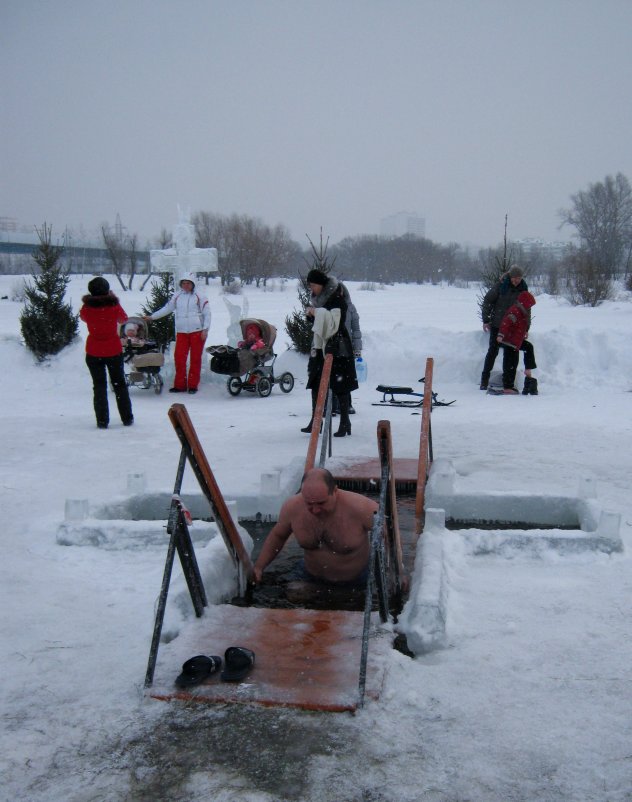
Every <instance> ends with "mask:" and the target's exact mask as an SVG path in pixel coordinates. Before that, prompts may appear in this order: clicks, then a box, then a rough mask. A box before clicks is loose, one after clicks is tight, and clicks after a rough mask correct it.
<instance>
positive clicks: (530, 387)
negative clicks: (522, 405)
mask: <svg viewBox="0 0 632 802" xmlns="http://www.w3.org/2000/svg"><path fill="white" fill-rule="evenodd" d="M537 394H538V380H537V379H534V378H533V376H525V377H524V386H523V388H522V395H537Z"/></svg>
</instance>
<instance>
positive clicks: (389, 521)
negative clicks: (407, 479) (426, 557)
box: [377, 420, 405, 596]
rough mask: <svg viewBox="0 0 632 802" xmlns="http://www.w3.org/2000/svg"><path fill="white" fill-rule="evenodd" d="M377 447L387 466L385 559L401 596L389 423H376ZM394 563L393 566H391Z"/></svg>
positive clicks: (401, 571)
mask: <svg viewBox="0 0 632 802" xmlns="http://www.w3.org/2000/svg"><path fill="white" fill-rule="evenodd" d="M377 447H378V451H379V454H380V464H381V465H382V464H384V462H386V464H387V465H388V488H387V491H386V518H385V520H386V527H385V534H386V538H387V546H388V548H387V552H386V553H387V559H388V563H389V569H391V570H393V572H394V574H395V585H396V588H395V591H396V593H397V594H399V595H400V596H401V593H402V589H403V584H404V582H405V576H404V558H403V555H402V538H401V535H400V531H399V516H398V512H397V490H396V488H395V471H394V470H393V439H392V437H391V422H390V421H388V420H381V421H378V424H377ZM393 563H394V565H393Z"/></svg>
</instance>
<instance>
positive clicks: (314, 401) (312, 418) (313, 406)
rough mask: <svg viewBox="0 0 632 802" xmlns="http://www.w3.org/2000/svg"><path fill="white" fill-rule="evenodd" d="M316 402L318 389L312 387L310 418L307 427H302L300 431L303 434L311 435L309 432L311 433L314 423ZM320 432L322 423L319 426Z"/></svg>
mask: <svg viewBox="0 0 632 802" xmlns="http://www.w3.org/2000/svg"><path fill="white" fill-rule="evenodd" d="M317 400H318V387H316V388H314V387H312V417H311V418H310V419H309V423H308V424H307V426H305V427H303V428H302V429H301V431H302V432H305V434H311V432H312V425H313V423H314V412H315V411H316V401H317ZM320 430H321V432H322V430H323V424H322V423H321V424H320Z"/></svg>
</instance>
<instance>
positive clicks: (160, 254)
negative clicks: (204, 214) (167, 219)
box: [149, 206, 217, 279]
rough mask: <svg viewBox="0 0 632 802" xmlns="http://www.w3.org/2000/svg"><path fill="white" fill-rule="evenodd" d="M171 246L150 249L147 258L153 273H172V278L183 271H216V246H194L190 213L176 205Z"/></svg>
mask: <svg viewBox="0 0 632 802" xmlns="http://www.w3.org/2000/svg"><path fill="white" fill-rule="evenodd" d="M173 244H174V247H173V248H166V249H165V250H163V251H158V250H156V251H150V252H149V260H150V263H151V270H152V272H153V273H173V275H174V278H176V279H177V278H178V277H179V276H182V275H183V274H184V273H215V272H217V248H196V247H195V227H194V226H193V225H191V213H190V211H189V210H188V209H186V210H185V211H182V210H181V209H180V206H178V224H177V225H176V226H175V228H174V229H173Z"/></svg>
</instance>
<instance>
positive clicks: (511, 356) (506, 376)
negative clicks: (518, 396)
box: [502, 340, 538, 388]
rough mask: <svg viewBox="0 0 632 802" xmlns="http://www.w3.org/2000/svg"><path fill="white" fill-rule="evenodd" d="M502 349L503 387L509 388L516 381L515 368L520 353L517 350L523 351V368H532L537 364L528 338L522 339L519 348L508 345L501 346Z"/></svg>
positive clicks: (516, 367)
mask: <svg viewBox="0 0 632 802" xmlns="http://www.w3.org/2000/svg"><path fill="white" fill-rule="evenodd" d="M502 349H503V387H506V388H509V387H513V386H514V382H515V381H516V370H517V369H518V362H519V360H520V354H519V353H518V351H519V350H520V351H524V367H525V370H534V369H535V368H537V367H538V366H537V365H536V363H535V352H534V350H533V343H530V342H529V340H523V343H522V345H521V346H520V348H519V349H516V348H511V347H510V346H508V345H504V346H502Z"/></svg>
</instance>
